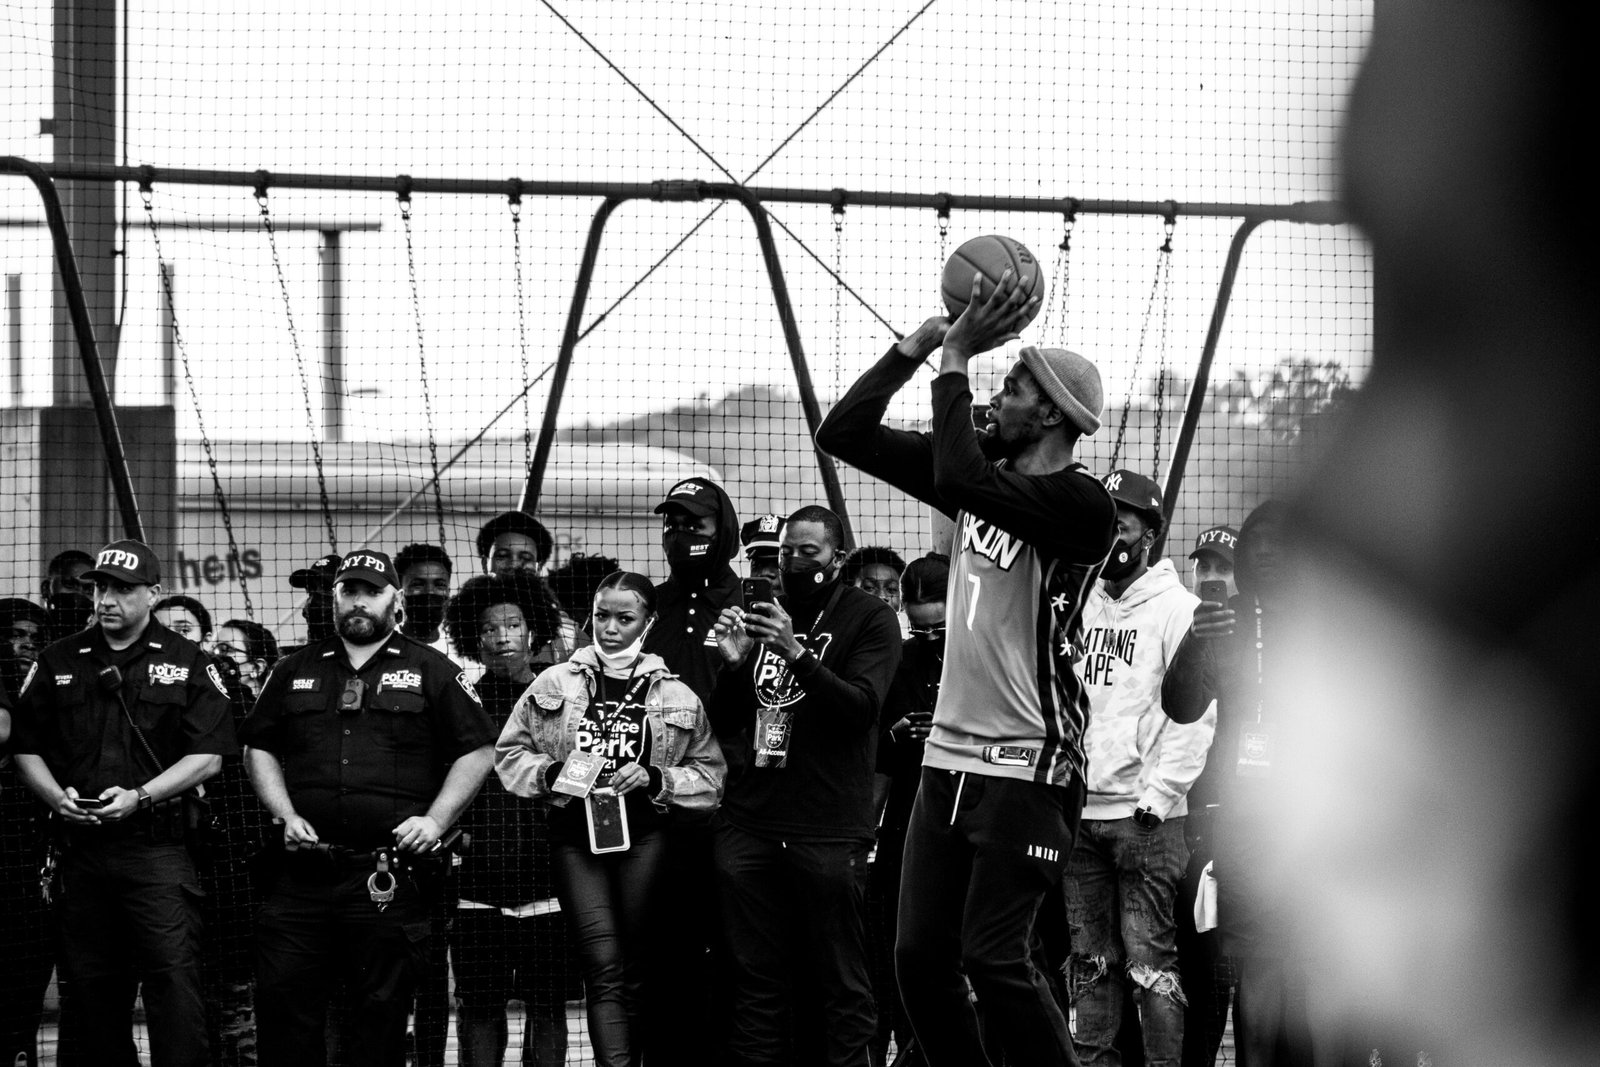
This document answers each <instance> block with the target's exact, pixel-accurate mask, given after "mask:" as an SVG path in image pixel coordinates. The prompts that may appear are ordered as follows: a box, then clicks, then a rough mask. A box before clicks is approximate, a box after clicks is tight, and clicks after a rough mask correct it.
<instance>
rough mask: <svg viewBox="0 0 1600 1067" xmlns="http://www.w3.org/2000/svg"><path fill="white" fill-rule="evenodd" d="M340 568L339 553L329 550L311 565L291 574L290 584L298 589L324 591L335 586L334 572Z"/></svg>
mask: <svg viewBox="0 0 1600 1067" xmlns="http://www.w3.org/2000/svg"><path fill="white" fill-rule="evenodd" d="M338 569H339V554H338V553H337V552H329V553H328V554H327V555H326V556H323V557H321V558H320V559H317V560H316V561H315V562H313V563H312V564H311V566H309V567H301V568H300V569H299V570H297V571H294V572H293V573H292V574H290V575H289V584H290V585H292V586H293V587H294V588H296V589H308V590H311V591H312V592H319V591H320V592H324V593H326V592H327V591H328V590H330V589H332V588H333V572H334V571H337V570H338Z"/></svg>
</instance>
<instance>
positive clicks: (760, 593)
mask: <svg viewBox="0 0 1600 1067" xmlns="http://www.w3.org/2000/svg"><path fill="white" fill-rule="evenodd" d="M739 585H740V588H741V589H742V590H743V592H744V603H745V607H749V606H750V605H751V604H770V603H772V579H770V578H746V579H745V580H744V581H743V582H740V583H739Z"/></svg>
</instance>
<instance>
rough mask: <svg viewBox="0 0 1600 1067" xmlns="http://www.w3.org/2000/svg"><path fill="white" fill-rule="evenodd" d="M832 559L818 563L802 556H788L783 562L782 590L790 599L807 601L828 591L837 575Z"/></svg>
mask: <svg viewBox="0 0 1600 1067" xmlns="http://www.w3.org/2000/svg"><path fill="white" fill-rule="evenodd" d="M833 564H834V561H833V560H831V559H830V560H829V561H828V562H827V563H820V562H818V561H817V560H814V559H807V558H806V557H804V556H790V557H789V559H788V562H786V563H784V564H783V592H784V595H785V596H787V597H788V598H789V599H790V600H794V601H798V602H800V603H802V604H804V603H809V602H811V601H813V600H815V599H817V597H818V596H819V595H820V594H822V593H825V592H827V591H828V588H829V586H831V585H832V584H833V580H834V579H835V578H837V577H838V576H839V571H838V568H836V567H835V566H834V565H833Z"/></svg>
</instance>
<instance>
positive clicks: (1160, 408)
mask: <svg viewBox="0 0 1600 1067" xmlns="http://www.w3.org/2000/svg"><path fill="white" fill-rule="evenodd" d="M1177 225H1178V224H1177V220H1176V219H1174V218H1171V217H1169V218H1168V219H1167V240H1166V242H1165V243H1164V244H1162V246H1161V254H1162V265H1163V267H1164V268H1165V269H1164V270H1163V272H1162V275H1161V282H1160V285H1161V343H1160V344H1159V345H1158V346H1157V348H1156V443H1155V448H1154V450H1153V454H1152V456H1151V457H1150V468H1151V469H1150V477H1152V478H1154V479H1156V480H1157V481H1159V480H1160V478H1161V425H1162V420H1163V419H1164V418H1165V416H1166V409H1167V403H1166V401H1167V327H1168V325H1169V324H1170V322H1171V319H1172V234H1173V232H1174V231H1175V230H1176V229H1177Z"/></svg>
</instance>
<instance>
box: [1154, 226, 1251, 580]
mask: <svg viewBox="0 0 1600 1067" xmlns="http://www.w3.org/2000/svg"><path fill="white" fill-rule="evenodd" d="M1265 221H1267V220H1266V219H1263V218H1246V219H1245V220H1244V221H1243V222H1241V223H1240V224H1239V228H1238V229H1237V230H1235V231H1234V233H1233V240H1232V241H1231V242H1230V243H1229V245H1228V258H1227V261H1226V262H1225V263H1224V264H1223V266H1222V281H1221V283H1220V284H1219V285H1218V286H1217V302H1216V304H1215V305H1213V306H1212V308H1211V325H1210V326H1209V327H1207V329H1206V343H1205V347H1204V348H1202V349H1201V350H1200V366H1199V367H1198V368H1197V369H1196V370H1195V373H1194V388H1192V389H1190V390H1189V406H1188V407H1187V408H1186V409H1185V410H1184V413H1183V427H1182V428H1181V429H1180V430H1179V431H1178V447H1177V449H1176V450H1175V451H1174V452H1173V454H1172V467H1171V469H1170V470H1169V472H1168V474H1167V487H1166V489H1165V490H1164V491H1163V492H1162V495H1161V516H1162V521H1161V534H1160V536H1158V537H1157V538H1156V541H1155V544H1154V545H1152V546H1151V548H1150V557H1151V558H1152V559H1155V558H1157V557H1159V556H1160V555H1161V552H1162V549H1164V548H1165V547H1166V544H1167V533H1168V531H1170V530H1171V529H1172V512H1173V510H1174V509H1175V508H1177V506H1178V491H1179V489H1181V488H1182V486H1183V469H1184V467H1185V466H1187V465H1188V463H1189V449H1190V447H1191V446H1192V445H1193V444H1194V433H1195V429H1196V427H1198V426H1199V424H1200V413H1201V411H1203V410H1204V409H1205V406H1206V391H1207V389H1208V388H1209V386H1210V382H1211V362H1212V360H1213V359H1214V358H1216V355H1217V344H1218V342H1220V341H1221V340H1222V324H1223V322H1224V321H1225V320H1226V319H1227V317H1228V303H1229V301H1231V300H1232V299H1233V282H1234V279H1235V278H1236V277H1237V276H1238V274H1239V261H1240V259H1242V258H1243V257H1244V245H1245V242H1246V241H1248V240H1249V239H1250V235H1251V234H1252V233H1254V232H1255V229H1256V227H1257V226H1260V225H1261V224H1262V223H1263V222H1265Z"/></svg>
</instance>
